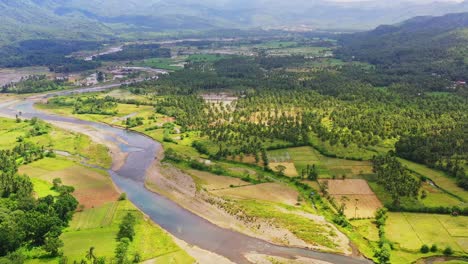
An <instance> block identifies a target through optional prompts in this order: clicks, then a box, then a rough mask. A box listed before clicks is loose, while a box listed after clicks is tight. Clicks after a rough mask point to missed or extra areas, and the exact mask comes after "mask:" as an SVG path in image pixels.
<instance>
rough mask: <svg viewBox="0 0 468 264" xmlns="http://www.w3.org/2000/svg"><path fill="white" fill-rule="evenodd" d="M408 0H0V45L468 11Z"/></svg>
mask: <svg viewBox="0 0 468 264" xmlns="http://www.w3.org/2000/svg"><path fill="white" fill-rule="evenodd" d="M412 1H414V0H402V1H396V2H395V1H392V3H391V4H388V3H382V1H376V0H371V1H367V2H362V3H359V4H358V3H342V2H341V3H340V2H333V1H331V0H290V1H276V0H218V1H215V0H202V1H196V0H127V1H119V0H62V1H59V0H0V17H2V24H1V25H0V32H1V33H2V38H1V39H0V45H2V44H5V43H11V42H15V41H18V40H24V39H38V38H74V39H77V38H78V39H90V38H93V39H96V38H104V37H108V36H109V35H115V34H122V35H124V34H127V33H129V32H130V33H135V32H136V33H139V34H140V35H141V34H144V33H148V32H155V31H165V30H204V29H214V28H252V27H266V28H282V27H287V28H294V27H298V26H303V25H305V26H306V27H307V28H322V29H323V28H327V29H331V28H333V29H337V28H342V29H357V28H361V29H362V28H371V27H374V26H376V25H379V24H383V23H396V22H400V21H402V20H404V19H407V18H410V17H413V16H416V15H440V14H444V13H447V12H460V11H463V10H465V11H468V1H465V2H464V3H454V2H437V3H431V4H420V3H417V2H412Z"/></svg>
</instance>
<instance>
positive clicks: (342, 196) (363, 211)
mask: <svg viewBox="0 0 468 264" xmlns="http://www.w3.org/2000/svg"><path fill="white" fill-rule="evenodd" d="M325 181H326V182H328V193H329V194H330V195H331V196H332V197H333V198H334V199H335V202H336V203H338V204H342V203H344V204H345V211H344V213H345V215H346V217H348V218H369V217H374V215H375V211H376V210H377V209H379V208H381V207H382V203H381V202H380V200H379V199H378V198H377V196H376V195H375V194H374V192H373V191H372V190H371V189H370V187H369V185H368V184H367V182H366V181H365V180H361V179H347V180H320V182H321V184H324V182H325Z"/></svg>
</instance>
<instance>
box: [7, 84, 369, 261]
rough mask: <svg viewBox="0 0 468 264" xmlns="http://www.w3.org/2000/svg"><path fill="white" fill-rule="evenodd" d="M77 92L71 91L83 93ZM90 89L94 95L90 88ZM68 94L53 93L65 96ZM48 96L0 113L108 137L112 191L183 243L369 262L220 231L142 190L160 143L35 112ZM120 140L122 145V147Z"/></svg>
mask: <svg viewBox="0 0 468 264" xmlns="http://www.w3.org/2000/svg"><path fill="white" fill-rule="evenodd" d="M86 91H89V89H83V90H79V91H74V92H86ZM92 91H95V89H93V90H92ZM69 93H70V91H63V92H59V93H54V94H55V95H61V94H69ZM46 97H50V95H44V96H35V97H33V98H30V99H27V100H24V101H21V102H18V103H15V104H11V105H9V104H6V103H5V104H2V105H0V114H1V115H4V116H5V115H6V116H10V117H14V116H15V115H16V114H19V113H20V112H21V116H22V117H23V118H32V117H38V118H41V119H43V120H46V121H60V122H67V123H73V124H82V125H88V126H91V127H93V128H95V129H97V130H98V131H102V132H103V133H104V132H105V133H106V135H109V140H111V141H113V142H116V143H118V144H117V145H118V147H119V149H120V151H122V152H124V153H128V158H127V160H126V162H125V163H124V165H123V166H122V167H121V168H120V169H119V170H116V171H112V170H110V171H109V173H110V175H111V176H112V180H113V181H114V182H115V184H116V185H117V187H118V188H119V189H120V190H122V191H123V192H125V193H126V194H127V197H128V199H129V200H130V201H132V202H133V203H134V204H135V205H136V206H137V207H138V208H140V209H141V210H142V211H143V212H144V213H145V214H147V215H148V216H149V217H150V218H151V219H152V220H153V221H154V222H156V223H157V224H159V225H160V226H161V227H162V228H164V229H165V230H167V231H168V232H170V233H171V234H173V235H174V236H176V237H178V238H179V239H182V240H184V241H185V242H187V243H189V244H193V245H196V246H198V247H200V248H202V249H205V250H208V251H212V252H214V253H217V254H219V255H222V256H224V257H226V258H228V259H230V260H231V261H233V262H236V263H248V261H247V260H246V259H245V258H244V256H243V255H244V254H245V253H249V252H256V253H261V254H266V255H276V256H282V257H294V256H303V257H310V258H314V259H318V260H324V261H328V262H331V263H350V264H354V263H356V264H357V263H372V262H370V261H368V260H365V259H360V258H354V257H347V256H342V255H337V254H330V253H321V252H316V251H313V250H306V249H299V248H288V247H281V246H276V245H273V244H270V243H268V242H266V241H263V240H260V239H256V238H253V237H250V236H247V235H244V234H241V233H239V232H236V231H232V230H228V229H224V228H220V227H218V226H216V225H214V224H212V223H210V222H209V221H207V220H205V219H204V218H201V217H199V216H197V215H195V214H193V213H192V212H190V211H188V210H186V209H184V208H182V207H181V206H179V205H178V204H177V203H175V202H173V201H171V200H169V199H167V198H166V197H164V196H161V195H158V194H156V193H153V192H151V191H149V190H148V189H146V188H145V186H144V179H145V174H146V170H147V168H149V166H150V165H151V163H152V162H153V159H154V158H155V156H156V153H157V151H158V150H159V149H160V148H161V147H162V146H161V144H159V143H158V142H155V141H154V140H152V139H150V138H148V137H145V136H143V135H141V134H138V133H134V132H131V131H126V130H123V129H119V128H115V127H111V126H108V125H105V124H100V123H94V122H89V121H83V120H78V119H75V118H70V117H63V116H58V115H53V114H48V113H44V112H40V111H38V110H36V109H35V108H34V107H33V105H34V102H35V100H40V99H42V98H46ZM122 142H126V143H127V144H124V143H122Z"/></svg>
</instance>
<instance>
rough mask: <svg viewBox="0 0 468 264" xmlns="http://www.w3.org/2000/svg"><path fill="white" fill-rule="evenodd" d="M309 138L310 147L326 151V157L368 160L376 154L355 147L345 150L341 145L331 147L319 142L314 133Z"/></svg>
mask: <svg viewBox="0 0 468 264" xmlns="http://www.w3.org/2000/svg"><path fill="white" fill-rule="evenodd" d="M309 138H310V141H309V142H310V144H311V145H312V146H314V147H315V148H317V149H320V150H323V151H326V152H327V153H328V155H334V156H336V157H341V158H350V159H361V160H370V159H371V158H372V156H374V155H376V154H378V153H377V152H376V151H372V150H368V149H364V148H360V147H358V146H356V145H350V146H348V147H346V148H345V147H343V146H341V145H334V146H332V145H330V143H329V142H327V141H325V142H323V141H321V140H320V139H319V138H318V137H317V135H315V134H314V133H311V134H310V135H309Z"/></svg>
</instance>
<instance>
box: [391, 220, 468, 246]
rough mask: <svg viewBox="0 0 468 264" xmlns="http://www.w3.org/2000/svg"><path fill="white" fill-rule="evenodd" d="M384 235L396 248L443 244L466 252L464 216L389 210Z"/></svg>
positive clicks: (466, 222) (467, 229) (467, 238)
mask: <svg viewBox="0 0 468 264" xmlns="http://www.w3.org/2000/svg"><path fill="white" fill-rule="evenodd" d="M386 233H387V236H388V238H389V239H390V240H391V241H392V242H394V243H395V244H396V245H398V247H399V249H406V250H410V251H417V250H419V249H420V248H421V246H422V245H424V244H427V245H432V244H436V245H437V246H438V247H439V248H440V249H443V248H445V247H446V246H450V247H452V249H453V250H454V251H456V252H458V253H468V243H467V241H468V217H465V216H458V217H453V216H450V215H436V214H414V213H389V217H388V220H387V225H386Z"/></svg>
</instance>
